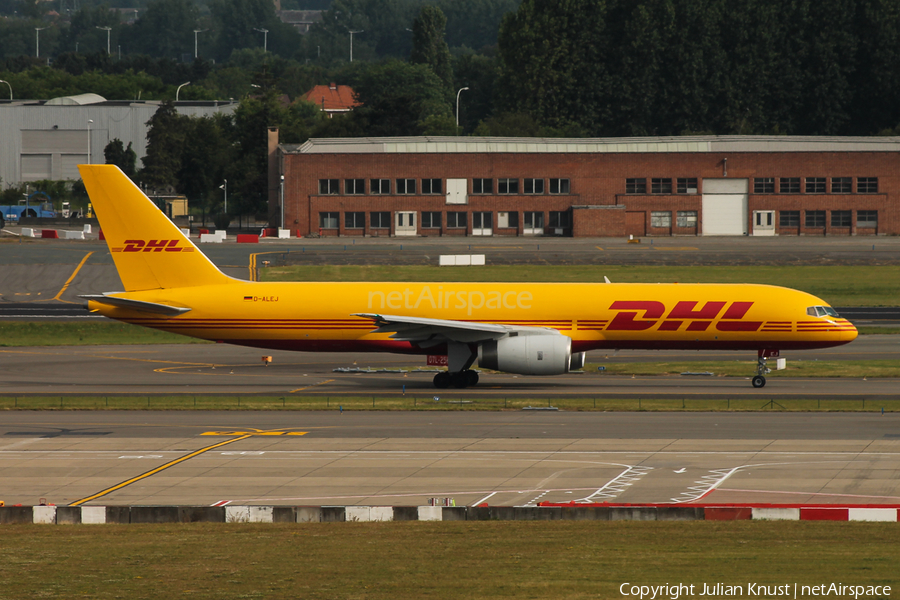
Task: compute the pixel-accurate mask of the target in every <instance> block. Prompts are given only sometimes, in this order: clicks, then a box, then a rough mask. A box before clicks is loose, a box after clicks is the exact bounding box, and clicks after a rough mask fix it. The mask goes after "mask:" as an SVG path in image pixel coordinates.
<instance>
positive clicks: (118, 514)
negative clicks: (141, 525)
mask: <svg viewBox="0 0 900 600" xmlns="http://www.w3.org/2000/svg"><path fill="white" fill-rule="evenodd" d="M85 508H88V507H87V506H86V507H85ZM104 512H105V513H106V522H107V523H122V524H126V523H131V507H130V506H107V507H105V511H104ZM81 521H82V523H83V522H84V511H82V512H81Z"/></svg>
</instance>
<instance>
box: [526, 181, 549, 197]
mask: <svg viewBox="0 0 900 600" xmlns="http://www.w3.org/2000/svg"><path fill="white" fill-rule="evenodd" d="M524 183H525V193H526V194H543V193H544V180H543V179H526V180H525V182H524Z"/></svg>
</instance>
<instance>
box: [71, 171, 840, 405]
mask: <svg viewBox="0 0 900 600" xmlns="http://www.w3.org/2000/svg"><path fill="white" fill-rule="evenodd" d="M79 169H80V171H81V176H82V179H83V180H84V185H85V187H86V188H87V191H88V194H89V195H90V199H91V202H92V204H93V206H94V210H95V211H96V213H97V218H98V219H99V221H100V225H101V228H102V230H103V233H104V235H105V237H106V240H107V244H108V245H109V250H110V252H111V253H112V257H113V261H114V262H115V264H116V269H117V270H118V272H119V277H120V278H121V279H122V284H123V285H124V287H125V291H124V292H112V293H105V294H102V295H92V296H84V298H85V299H86V300H87V308H88V310H90V311H91V312H95V313H100V314H102V315H104V316H107V317H110V318H112V319H117V320H119V321H124V322H127V323H134V324H137V325H143V326H145V327H152V328H154V329H161V330H164V331H170V332H174V333H180V334H183V335H187V336H192V337H197V338H202V339H205V340H213V341H217V342H224V343H228V344H239V345H243V346H252V347H257V348H271V349H279V350H299V351H314V352H372V351H376V352H396V353H407V354H428V355H434V356H446V357H447V366H448V368H447V370H446V371H441V372H439V373H438V374H437V375H436V376H435V377H434V384H435V386H437V387H439V388H446V387H449V386H451V385H452V386H454V387H458V388H463V387H466V386H470V385H475V384H476V383H477V382H478V374H477V373H476V372H475V371H474V370H472V369H471V367H472V365H473V364H474V363H475V361H476V360H478V362H479V365H480V366H481V367H482V368H486V369H493V370H497V371H504V372H508V373H518V374H524V375H558V374H562V373H566V372H568V371H569V370H570V369H577V368H581V367H582V366H583V365H584V353H585V352H586V351H588V350H595V349H669V350H672V349H676V350H677V349H680V350H701V349H715V350H723V349H728V350H748V351H753V350H755V351H756V352H757V357H758V364H757V374H756V376H755V377H754V378H753V386H754V387H762V386H764V385H765V383H766V379H765V374H766V373H767V372H768V369H767V367H766V359H768V358H771V357H775V356H779V353H780V351H781V350H798V349H809V348H827V347H831V346H839V345H841V344H846V343H848V342H850V341H852V340H854V339H855V338H856V335H857V332H856V328H855V327H854V326H853V325H852V324H851V323H850V322H849V321H847V320H846V319H842V318H840V317H839V316H838V314H837V313H836V312H835V311H834V309H832V308H831V307H830V306H828V305H827V304H826V303H825V302H823V301H822V300H820V299H819V298H816V297H815V296H812V295H810V294H807V293H805V292H800V291H797V290H792V289H788V288H784V287H776V286H768V285H744V284H730V285H725V284H722V285H720V284H614V283H596V284H595V283H451V282H446V283H392V282H384V283H311V282H310V283H306V282H302V283H263V282H250V281H242V280H239V279H234V278H232V277H228V276H226V275H225V274H223V273H222V272H221V271H219V269H218V268H217V267H216V266H215V265H214V264H213V263H212V262H210V260H209V259H208V258H207V257H206V256H205V255H204V254H203V253H202V252H200V250H199V249H198V248H197V247H196V246H195V245H194V244H193V243H192V242H191V241H190V239H188V238H187V237H186V236H184V235H183V234H182V232H181V230H180V229H179V228H178V227H176V226H175V225H174V224H173V223H172V222H171V221H170V220H169V219H168V218H167V217H166V216H165V215H164V214H163V213H162V212H161V211H160V210H159V209H158V208H157V207H156V206H155V205H154V204H153V203H152V202H151V201H150V200H149V199H148V198H147V197H146V196H145V195H144V194H143V193H142V192H141V190H140V189H138V188H137V186H135V185H134V184H133V183H132V182H131V180H130V179H128V177H126V176H125V175H124V174H123V173H122V172H121V171H120V170H119V169H118V167H116V166H113V165H81V166H79Z"/></svg>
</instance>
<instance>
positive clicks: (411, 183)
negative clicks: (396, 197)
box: [397, 179, 416, 194]
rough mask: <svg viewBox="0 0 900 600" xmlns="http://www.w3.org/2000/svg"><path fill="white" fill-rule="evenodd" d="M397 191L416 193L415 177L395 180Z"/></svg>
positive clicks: (399, 192) (400, 192)
mask: <svg viewBox="0 0 900 600" xmlns="http://www.w3.org/2000/svg"><path fill="white" fill-rule="evenodd" d="M397 193H398V194H415V193H416V180H415V179H398V180H397Z"/></svg>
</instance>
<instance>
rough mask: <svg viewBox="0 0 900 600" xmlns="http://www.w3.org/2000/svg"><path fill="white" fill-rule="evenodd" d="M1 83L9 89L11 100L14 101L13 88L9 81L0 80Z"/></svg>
mask: <svg viewBox="0 0 900 600" xmlns="http://www.w3.org/2000/svg"><path fill="white" fill-rule="evenodd" d="M0 83H5V84H6V85H7V86H8V87H9V99H10V100H12V86H11V85H9V82H8V81H4V80H2V79H0Z"/></svg>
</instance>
